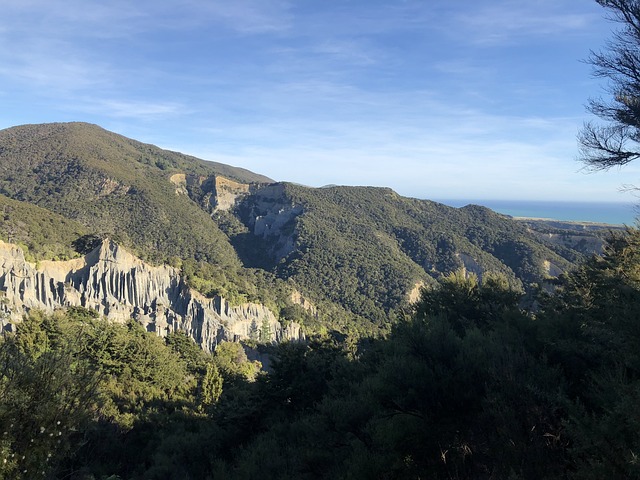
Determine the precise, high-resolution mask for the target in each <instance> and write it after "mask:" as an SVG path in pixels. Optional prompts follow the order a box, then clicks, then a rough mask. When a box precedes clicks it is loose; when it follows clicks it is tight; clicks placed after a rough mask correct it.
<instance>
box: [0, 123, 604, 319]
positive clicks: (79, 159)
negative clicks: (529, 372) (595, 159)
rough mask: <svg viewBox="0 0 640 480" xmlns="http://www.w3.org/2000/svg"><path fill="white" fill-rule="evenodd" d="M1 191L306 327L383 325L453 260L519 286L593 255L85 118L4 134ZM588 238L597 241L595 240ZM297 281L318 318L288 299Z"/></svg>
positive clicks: (485, 220)
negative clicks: (163, 144)
mask: <svg viewBox="0 0 640 480" xmlns="http://www.w3.org/2000/svg"><path fill="white" fill-rule="evenodd" d="M0 194H2V195H4V196H5V197H6V198H7V199H8V200H7V202H21V203H20V204H17V203H16V204H15V205H35V206H37V207H38V208H40V209H45V210H38V212H40V214H42V215H44V213H42V212H45V211H49V212H52V217H51V219H50V222H49V223H50V224H52V225H54V226H55V222H56V221H55V220H54V217H55V218H57V219H60V218H64V219H68V221H70V222H75V223H73V225H78V226H79V228H77V229H76V230H78V233H79V234H82V237H83V238H84V237H95V238H106V237H108V238H111V239H113V240H114V241H116V242H117V243H118V244H121V245H122V246H124V247H125V248H127V249H129V250H131V251H132V252H133V253H134V254H135V255H137V256H139V257H140V258H142V259H143V260H145V261H150V262H152V263H155V264H163V263H164V264H170V265H174V266H175V267H177V268H180V269H181V271H182V273H183V277H184V278H185V281H186V282H188V283H189V284H190V285H191V286H194V287H195V288H197V289H198V290H199V291H201V292H202V293H203V294H205V295H207V296H216V295H221V296H223V297H226V298H230V299H231V300H232V301H233V302H234V303H242V302H243V301H245V300H252V301H259V302H266V304H268V305H271V306H272V308H275V311H276V316H278V315H279V316H280V317H281V318H287V319H289V320H301V321H302V320H303V319H304V320H306V322H307V325H306V328H308V329H310V330H316V331H326V329H327V328H329V329H332V328H337V329H338V330H341V331H349V330H351V329H356V330H359V329H364V330H365V331H377V330H379V329H382V330H384V329H386V328H388V327H387V326H388V324H389V323H390V322H392V321H393V319H394V318H395V317H396V316H397V315H398V314H400V312H401V311H402V309H403V308H405V307H406V306H407V305H408V298H409V296H410V293H411V292H412V291H413V290H414V289H415V285H416V284H424V285H432V284H434V283H435V282H436V280H437V279H438V278H440V277H441V276H443V275H447V274H449V273H451V272H453V271H456V270H458V269H463V270H465V271H466V272H468V273H474V274H477V275H479V276H482V275H484V274H485V273H488V272H492V273H493V272H495V273H500V274H502V275H503V276H505V278H506V279H507V281H508V282H509V283H511V284H512V285H514V286H517V287H519V288H528V286H529V285H530V284H532V283H537V282H538V283H539V282H540V281H543V280H544V279H545V278H547V277H548V276H549V275H550V273H558V272H562V271H566V270H568V269H570V268H571V266H572V265H573V264H574V262H576V261H578V260H580V259H581V258H584V256H585V254H588V253H589V252H588V251H586V250H585V249H582V250H580V249H577V248H574V247H575V245H572V244H571V243H561V242H558V241H548V239H547V238H546V237H545V235H541V234H539V232H538V233H536V232H535V231H533V230H532V229H531V228H530V227H529V226H527V225H524V224H522V223H519V222H516V221H515V220H513V219H510V218H508V217H506V216H504V215H500V214H497V213H495V212H493V211H491V210H489V209H488V208H486V207H481V206H466V207H463V208H460V209H456V208H453V207H448V206H446V205H443V204H440V203H437V202H432V201H429V200H419V199H413V198H406V197H402V196H400V195H398V194H397V193H396V192H394V191H393V190H391V189H390V188H386V187H348V186H325V187H322V188H310V187H305V186H301V185H297V184H295V183H289V182H273V181H272V180H271V179H269V178H268V177H266V176H263V175H259V174H255V173H253V172H248V171H246V170H244V169H237V168H236V167H229V166H225V165H222V164H210V163H209V162H206V161H204V160H200V159H196V158H195V157H190V156H186V155H182V154H179V153H176V152H168V151H165V150H161V149H159V148H157V147H154V146H151V145H148V144H143V143H140V142H137V141H135V140H132V139H128V138H126V137H123V136H121V135H118V134H115V133H112V132H108V131H107V130H104V129H102V128H100V127H98V126H95V125H91V124H86V123H71V124H44V125H27V126H21V127H12V128H11V129H7V130H2V131H0ZM2 198H3V197H0V199H2ZM29 208H31V210H29V211H33V212H35V211H36V210H33V208H34V207H26V206H25V207H24V208H23V210H24V211H27V210H28V209H29ZM30 215H31V214H30ZM33 215H36V214H35V213H34V214H33ZM56 216H57V217H56ZM27 223H29V222H28V221H27ZM30 229H31V231H33V230H35V229H37V226H31V225H28V226H27V227H25V228H23V230H24V231H28V230H30ZM3 234H4V235H5V236H7V235H6V232H3ZM574 234H575V232H574ZM25 235H27V236H28V234H25V233H23V237H24V236H25ZM590 235H591V237H590V238H592V241H591V240H590V242H591V243H589V248H591V249H592V250H597V248H598V245H599V244H601V240H600V239H599V237H598V235H597V234H590ZM32 236H33V235H32ZM60 238H62V236H60ZM65 238H66V237H65ZM6 239H7V240H8V238H6ZM69 240H70V239H68V238H66V240H65V242H69ZM29 241H31V243H32V244H33V246H32V248H31V250H32V251H34V252H36V251H42V252H44V251H46V250H47V248H49V247H46V248H45V247H44V246H43V245H44V244H45V243H46V242H47V241H48V240H47V239H43V238H40V239H39V240H34V239H27V242H26V243H28V242H29ZM39 242H40V243H41V244H42V245H38V243H39ZM23 243H25V242H23ZM80 243H83V242H80ZM89 243H91V242H89ZM574 243H576V242H574ZM576 244H577V243H576ZM38 249H40V250H38ZM49 249H50V248H49ZM41 254H42V253H41ZM77 254H78V253H76V255H77ZM42 255H43V254H42ZM68 255H74V253H73V252H71V253H70V254H68ZM43 258H44V257H43ZM294 290H296V291H299V292H300V294H301V295H303V296H304V297H305V298H307V299H308V300H310V301H311V302H312V303H313V304H314V305H315V306H316V307H317V312H319V313H318V314H317V315H314V316H310V315H307V314H306V313H305V312H303V311H301V310H300V309H297V308H296V307H295V305H292V303H291V301H290V297H291V294H292V291H294ZM288 299H289V300H288ZM302 323H304V321H303V322H302Z"/></svg>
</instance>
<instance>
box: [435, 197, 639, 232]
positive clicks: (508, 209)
mask: <svg viewBox="0 0 640 480" xmlns="http://www.w3.org/2000/svg"><path fill="white" fill-rule="evenodd" d="M434 201H436V202H440V203H443V204H445V205H448V206H450V207H456V208H460V207H464V206H465V205H482V206H484V207H487V208H490V209H491V210H493V211H495V212H498V213H502V214H504V215H510V216H512V217H516V218H543V219H550V220H558V221H565V222H591V223H606V224H610V225H628V226H635V225H636V218H637V217H638V215H639V214H640V211H639V205H640V203H633V202H575V201H549V200H545V201H537V200H478V199H436V200H434Z"/></svg>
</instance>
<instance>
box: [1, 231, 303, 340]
mask: <svg viewBox="0 0 640 480" xmlns="http://www.w3.org/2000/svg"><path fill="white" fill-rule="evenodd" d="M0 292H1V294H2V297H3V298H2V303H1V305H0V311H2V312H3V318H2V327H3V328H4V327H5V326H6V325H8V324H9V323H15V322H17V321H20V319H21V318H22V315H23V314H24V313H25V312H27V311H29V310H31V309H40V310H44V311H52V310H54V309H56V308H60V307H69V306H82V307H85V308H91V309H94V310H97V311H98V312H99V313H100V314H102V315H105V316H106V317H107V318H109V319H111V320H113V321H117V322H124V321H126V320H128V319H129V318H135V319H136V320H138V321H139V322H140V323H142V324H143V325H144V326H145V327H146V328H147V330H148V331H153V332H156V333H157V334H158V335H161V336H164V335H166V334H167V333H169V332H172V331H177V330H180V331H184V332H186V333H187V334H188V335H190V336H191V337H192V338H193V339H194V340H195V341H196V342H197V343H198V344H200V345H201V346H202V348H203V349H205V350H207V351H211V350H213V349H214V348H215V346H216V345H217V344H218V342H220V341H221V340H239V339H245V338H248V337H249V336H250V332H251V331H252V330H255V328H256V327H257V328H258V329H259V328H261V327H262V326H266V325H267V324H268V325H269V331H270V332H271V339H272V341H280V340H284V339H291V340H301V339H303V338H304V335H303V333H302V332H301V330H300V326H299V325H298V324H295V323H290V324H289V326H288V327H287V328H283V327H282V325H281V324H280V323H279V322H278V320H277V319H276V317H275V316H274V314H273V313H272V312H271V311H270V310H269V309H267V308H266V307H265V306H263V305H259V304H254V303H248V304H244V305H239V306H231V305H229V303H228V302H227V301H226V300H225V299H224V298H222V297H214V298H211V299H209V298H205V297H204V296H202V295H200V294H199V293H197V292H195V291H193V290H191V289H189V288H188V287H187V286H186V285H185V284H184V282H183V280H182V278H181V277H180V275H179V273H178V271H177V270H176V269H174V268H172V267H169V266H166V265H163V266H159V267H154V266H151V265H148V264H146V263H144V262H143V261H142V260H140V259H138V258H136V257H135V256H133V255H132V254H130V253H129V252H127V251H126V250H124V249H123V248H122V247H120V246H118V245H117V244H115V243H113V242H111V241H109V240H105V241H104V242H103V243H102V246H100V247H99V248H96V249H95V250H94V251H92V252H91V253H89V254H88V255H87V256H85V257H83V258H78V259H74V260H69V261H60V262H57V261H43V262H40V263H39V264H38V265H34V264H31V263H29V262H27V261H25V258H24V254H23V252H22V250H21V249H20V248H18V247H17V246H15V245H12V244H8V243H4V242H1V241H0Z"/></svg>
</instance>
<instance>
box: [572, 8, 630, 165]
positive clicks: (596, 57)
mask: <svg viewBox="0 0 640 480" xmlns="http://www.w3.org/2000/svg"><path fill="white" fill-rule="evenodd" d="M596 1H597V2H598V3H599V4H600V5H601V6H602V7H604V8H605V9H607V10H608V11H609V14H610V15H609V18H610V19H611V20H613V21H615V22H617V23H619V24H621V28H620V29H619V30H618V31H616V32H614V34H613V39H612V40H610V41H609V42H607V43H606V46H605V48H604V50H603V51H601V52H594V51H591V54H590V56H589V57H588V59H587V60H586V61H587V63H589V64H591V65H592V66H593V67H594V75H595V77H598V78H605V79H608V80H609V84H608V86H607V90H608V92H609V93H610V95H611V98H610V99H603V98H597V99H591V100H589V103H588V105H587V109H588V110H589V111H590V112H591V113H593V114H594V115H596V116H598V117H600V119H602V120H604V121H605V122H606V123H605V124H598V123H594V122H587V123H585V125H584V127H583V129H582V131H581V132H580V134H579V135H578V141H579V143H580V159H581V160H582V161H583V162H584V163H585V164H586V165H587V166H589V167H591V168H593V169H595V170H603V169H608V168H611V167H614V166H622V165H626V164H627V163H630V162H632V161H634V160H636V159H638V158H640V1H638V0H596Z"/></svg>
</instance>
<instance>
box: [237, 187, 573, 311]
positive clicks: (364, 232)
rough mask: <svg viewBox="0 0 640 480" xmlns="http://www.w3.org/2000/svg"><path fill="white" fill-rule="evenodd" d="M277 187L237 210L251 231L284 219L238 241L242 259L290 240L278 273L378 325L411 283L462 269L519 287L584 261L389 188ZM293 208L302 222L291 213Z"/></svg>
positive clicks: (490, 216)
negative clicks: (500, 277) (489, 274)
mask: <svg viewBox="0 0 640 480" xmlns="http://www.w3.org/2000/svg"><path fill="white" fill-rule="evenodd" d="M279 187H280V188H279V192H278V193H279V196H277V195H275V193H274V190H275V188H274V187H272V186H271V187H266V188H265V189H264V190H263V191H257V192H256V193H255V194H254V195H252V196H249V197H247V198H245V200H244V201H243V202H242V203H241V204H239V205H238V207H237V208H236V214H237V215H238V217H239V218H240V219H241V220H242V221H243V222H244V223H245V225H246V226H247V230H249V231H251V230H256V220H255V219H256V218H258V217H260V218H265V219H267V220H270V221H271V222H272V223H273V225H274V226H277V225H278V223H282V222H279V221H278V216H280V217H282V216H284V217H287V216H289V217H290V218H289V219H288V220H287V222H286V223H285V224H284V225H283V226H282V228H280V229H276V228H275V227H272V228H271V230H270V231H269V234H266V235H263V236H260V235H258V236H256V235H251V234H248V233H241V234H239V235H237V237H238V238H237V240H236V241H235V242H234V243H235V244H236V245H237V246H238V247H239V251H240V253H241V256H243V258H245V259H246V260H249V261H251V260H252V258H251V256H250V255H249V253H251V252H255V251H261V252H270V253H271V254H272V255H273V254H274V252H278V251H282V247H283V245H285V244H286V243H287V242H288V243H290V244H292V245H294V248H293V249H292V250H291V252H289V253H288V254H286V255H285V256H280V257H278V256H277V255H276V256H275V257H272V258H271V264H270V265H271V268H272V269H273V271H274V272H276V273H277V274H278V275H279V276H280V277H282V278H289V279H293V280H294V281H295V282H296V283H297V284H298V285H300V287H301V288H302V289H303V290H304V291H306V292H308V293H309V294H310V295H311V296H312V297H313V298H314V299H315V300H317V301H321V300H322V299H330V300H331V301H333V302H337V303H340V304H341V305H343V306H344V307H345V308H347V310H349V311H351V312H353V313H356V314H357V315H360V316H362V317H365V318H368V319H370V320H373V321H374V322H384V321H387V320H388V318H389V314H390V313H391V312H392V311H394V310H395V309H397V308H398V307H399V306H402V305H403V304H405V303H406V301H407V299H408V295H409V292H410V291H411V290H412V289H414V288H415V287H416V285H418V284H421V283H422V284H433V283H434V281H435V279H437V278H439V277H440V276H442V275H443V274H448V273H450V272H453V271H455V270H458V269H460V268H465V270H467V271H469V272H474V273H478V274H480V275H481V274H482V273H483V272H494V273H501V274H504V275H505V276H506V277H507V278H508V279H509V281H510V283H511V284H512V285H513V286H516V287H519V288H522V287H523V286H525V287H526V286H528V285H529V284H530V283H532V282H539V281H541V280H542V279H544V278H547V277H548V276H549V268H550V265H553V266H554V268H559V269H562V270H566V269H569V268H571V265H572V261H575V260H576V259H578V258H581V257H582V255H581V254H580V253H578V252H576V251H574V250H571V249H568V248H565V247H558V246H555V245H553V244H546V243H543V242H542V241H541V240H540V239H536V238H535V237H534V236H533V235H532V234H531V232H530V231H529V230H528V229H527V227H526V226H525V225H523V224H521V223H518V222H515V221H513V220H512V219H511V218H509V217H506V216H504V215H499V214H496V213H495V212H492V211H491V210H489V209H487V208H484V207H479V206H468V207H465V208H461V209H456V208H451V207H447V206H445V205H442V204H439V203H435V202H431V201H426V200H417V199H411V198H404V197H401V196H400V195H398V194H396V193H395V192H393V191H392V190H390V189H388V188H373V187H330V188H320V189H312V188H306V187H302V186H299V185H293V184H281V185H279ZM296 209H297V211H299V214H298V215H293V214H292V213H288V212H296ZM274 212H277V214H274ZM247 236H249V237H250V238H251V242H247V241H246V238H247ZM245 251H246V252H247V254H245V255H243V252H245ZM563 255H564V256H563ZM261 260H264V259H261Z"/></svg>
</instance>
